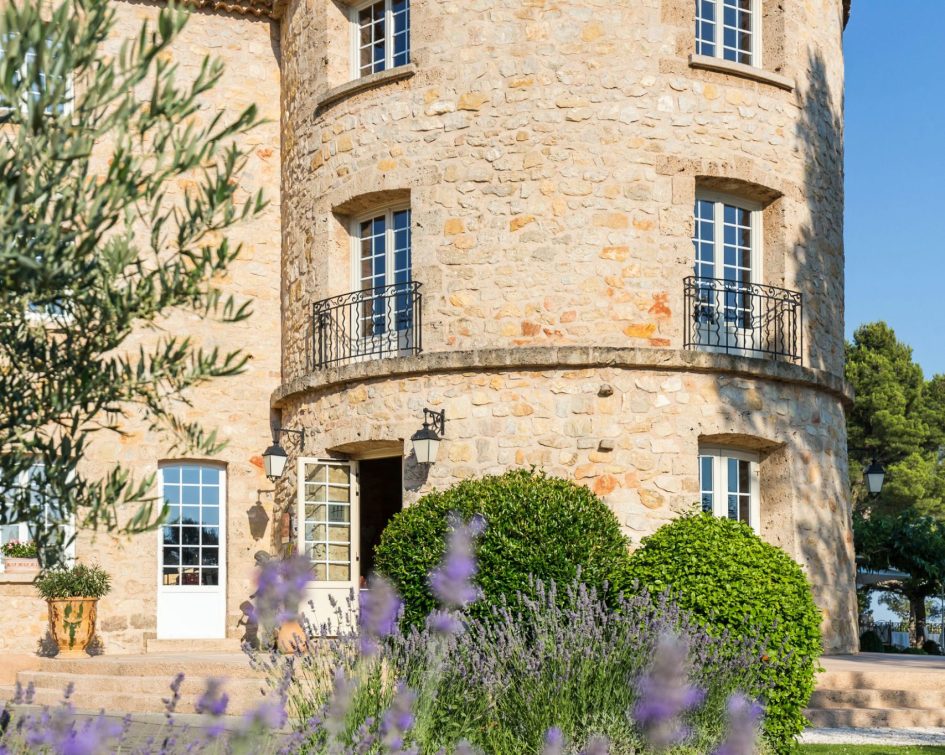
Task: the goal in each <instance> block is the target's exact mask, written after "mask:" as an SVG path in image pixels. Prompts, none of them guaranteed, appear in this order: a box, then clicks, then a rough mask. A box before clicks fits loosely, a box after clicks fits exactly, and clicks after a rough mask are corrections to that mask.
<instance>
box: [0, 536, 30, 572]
mask: <svg viewBox="0 0 945 755" xmlns="http://www.w3.org/2000/svg"><path fill="white" fill-rule="evenodd" d="M0 553H3V570H4V571H5V572H7V573H8V574H27V573H31V572H36V571H39V559H38V558H37V555H38V551H37V548H36V543H34V542H32V541H29V540H28V541H27V542H25V543H21V542H20V541H19V540H12V541H10V542H9V543H4V544H3V545H0Z"/></svg>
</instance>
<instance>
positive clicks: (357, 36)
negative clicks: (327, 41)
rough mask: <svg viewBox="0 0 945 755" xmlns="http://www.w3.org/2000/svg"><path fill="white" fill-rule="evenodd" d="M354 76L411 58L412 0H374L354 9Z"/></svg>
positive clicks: (401, 63)
mask: <svg viewBox="0 0 945 755" xmlns="http://www.w3.org/2000/svg"><path fill="white" fill-rule="evenodd" d="M352 26H353V30H354V45H353V60H352V63H353V65H352V68H353V70H354V77H355V78H360V77H361V76H369V75H371V74H372V73H378V72H380V71H385V70H387V69H388V68H395V67H396V66H403V65H407V63H409V62H410V0H374V1H373V2H368V3H366V4H363V5H359V6H356V7H355V8H354V10H353V12H352Z"/></svg>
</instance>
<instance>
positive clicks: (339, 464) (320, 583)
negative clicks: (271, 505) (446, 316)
mask: <svg viewBox="0 0 945 755" xmlns="http://www.w3.org/2000/svg"><path fill="white" fill-rule="evenodd" d="M357 473H358V463H357V462H356V461H337V460H334V459H331V460H329V459H312V458H301V459H299V461H298V496H299V500H298V522H299V528H298V537H299V543H298V547H299V553H301V554H302V555H304V556H305V557H306V558H308V559H309V560H310V561H311V562H312V572H313V579H312V582H310V583H309V587H308V591H307V596H306V600H305V601H304V602H303V606H302V609H303V610H304V611H305V612H306V614H307V615H308V619H309V621H311V622H312V624H313V625H314V626H315V627H320V626H322V625H323V624H327V623H330V624H331V626H332V628H333V630H337V629H338V628H339V624H340V625H341V626H343V627H346V628H347V627H349V626H350V624H349V622H352V621H354V620H355V616H354V614H353V611H356V609H357V605H356V603H355V604H354V605H352V606H351V609H352V612H349V611H348V598H349V596H351V595H353V596H354V598H355V601H356V600H357V595H358V586H359V582H360V576H361V575H360V568H359V567H360V563H359V561H360V554H359V553H358V548H359V545H358V543H359V532H358V526H359V518H360V505H359V492H358V474H357ZM332 600H334V602H335V606H337V607H339V608H340V609H341V616H339V615H338V612H337V609H336V607H335V606H332Z"/></svg>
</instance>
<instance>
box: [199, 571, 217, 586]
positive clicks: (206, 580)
mask: <svg viewBox="0 0 945 755" xmlns="http://www.w3.org/2000/svg"><path fill="white" fill-rule="evenodd" d="M202 571H203V580H202V582H201V584H204V585H219V584H220V570H219V569H203V570H202Z"/></svg>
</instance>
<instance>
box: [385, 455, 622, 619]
mask: <svg viewBox="0 0 945 755" xmlns="http://www.w3.org/2000/svg"><path fill="white" fill-rule="evenodd" d="M451 512H455V513H456V514H458V515H459V516H460V517H462V518H463V519H464V520H468V519H469V518H471V517H472V516H473V515H474V514H481V515H482V516H483V517H484V518H485V520H486V530H485V532H484V533H483V534H482V535H481V536H480V538H479V540H478V542H477V554H478V564H479V572H478V574H477V576H476V582H477V583H478V585H479V586H480V587H481V588H482V592H483V598H484V599H483V600H481V601H479V603H477V604H475V605H473V606H472V607H471V608H470V611H471V612H472V613H473V614H474V615H480V616H481V615H485V613H486V612H488V610H489V605H490V604H495V603H497V602H498V601H500V600H501V598H502V597H503V596H504V597H505V598H507V599H508V600H509V601H510V602H511V601H512V600H513V599H514V598H515V594H516V592H517V591H523V592H525V593H526V594H527V593H529V578H530V576H534V577H537V578H539V579H541V580H543V581H544V582H545V583H546V584H548V583H550V582H551V581H552V580H553V581H555V582H556V583H557V584H559V585H567V584H571V582H573V581H574V579H575V578H576V577H577V574H578V570H580V574H581V581H583V582H584V583H585V584H587V585H589V586H594V587H598V588H600V587H602V586H603V584H604V583H605V582H606V581H608V580H610V578H611V576H612V575H613V573H614V571H615V569H617V567H620V566H622V565H624V564H625V562H626V561H627V559H628V557H629V551H628V547H627V546H628V543H627V540H626V538H625V537H624V536H623V534H622V533H621V531H620V525H619V523H618V522H617V518H616V517H615V516H614V514H613V512H612V511H611V510H610V509H609V508H607V506H606V505H605V504H604V503H603V501H601V500H600V499H599V498H598V497H597V496H595V495H594V493H592V492H591V491H590V490H588V489H587V488H585V487H582V486H580V485H576V484H575V483H573V482H569V481H567V480H563V479H559V478H556V477H548V476H546V475H545V474H543V473H536V472H534V471H528V470H514V471H511V472H507V473H506V474H503V475H501V476H490V477H483V478H481V479H476V480H467V481H465V482H461V483H459V484H458V485H455V486H454V487H452V488H450V489H448V490H445V491H437V492H433V493H429V494H427V495H425V496H423V497H422V498H421V499H420V500H419V501H417V502H416V503H415V504H413V505H412V506H408V507H407V508H405V509H404V510H403V511H401V512H399V513H398V514H397V515H396V516H394V517H393V519H391V521H390V522H389V523H388V525H387V527H386V528H385V529H384V532H383V534H382V535H381V541H380V544H379V545H378V547H377V552H376V555H375V564H376V566H377V571H378V572H380V573H381V574H384V575H385V576H386V577H387V578H388V579H390V581H391V582H392V583H393V584H394V586H395V587H396V588H397V591H398V592H399V593H400V595H401V597H402V598H403V600H404V620H405V621H406V622H407V623H408V624H414V625H419V624H422V622H423V620H424V619H425V617H426V616H427V615H428V614H429V613H430V611H431V610H433V609H434V608H435V607H436V602H435V601H434V599H433V596H432V594H431V593H430V587H429V582H428V575H429V574H430V572H431V571H433V570H434V569H435V568H436V567H437V566H438V565H439V563H440V561H441V560H442V558H443V552H444V548H445V539H446V534H447V532H448V529H449V522H448V518H449V515H450V513H451Z"/></svg>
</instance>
